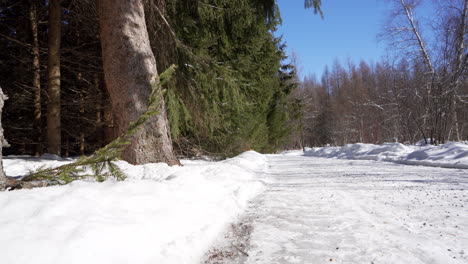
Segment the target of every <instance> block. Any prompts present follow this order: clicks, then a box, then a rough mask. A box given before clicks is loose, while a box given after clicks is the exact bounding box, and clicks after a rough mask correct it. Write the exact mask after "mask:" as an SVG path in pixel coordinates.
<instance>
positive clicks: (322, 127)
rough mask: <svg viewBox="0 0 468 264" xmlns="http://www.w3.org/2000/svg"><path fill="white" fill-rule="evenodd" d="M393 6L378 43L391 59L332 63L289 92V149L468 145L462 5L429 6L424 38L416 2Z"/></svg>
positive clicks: (452, 0)
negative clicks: (295, 104) (295, 109)
mask: <svg viewBox="0 0 468 264" xmlns="http://www.w3.org/2000/svg"><path fill="white" fill-rule="evenodd" d="M393 3H394V9H393V11H392V12H391V14H390V17H391V19H390V21H389V22H388V23H387V24H386V26H385V29H384V30H383V32H382V34H381V37H382V38H384V39H386V40H388V41H389V43H390V50H391V51H393V53H394V54H396V56H388V57H386V58H383V59H381V60H380V61H378V62H376V63H366V62H364V61H361V62H360V63H359V64H358V65H355V64H354V63H352V62H346V63H345V64H344V65H343V64H342V63H340V62H339V61H338V60H336V61H335V63H334V64H333V65H332V67H331V69H330V68H328V67H327V68H325V71H324V73H323V75H322V76H321V79H320V80H317V79H316V78H315V77H313V76H310V77H306V78H305V79H304V81H303V83H302V86H301V88H300V89H298V90H297V91H296V92H295V93H296V98H297V100H299V101H300V102H299V103H300V104H301V105H303V110H302V114H301V118H300V120H299V121H295V122H296V123H297V124H298V125H299V126H301V129H300V130H299V131H297V132H295V133H293V135H292V142H291V143H290V144H291V146H294V147H298V146H301V145H304V144H305V145H306V146H323V145H327V144H330V145H343V144H347V143H355V142H365V143H383V142H402V143H403V142H404V143H415V142H418V141H420V140H423V141H424V142H426V143H428V144H441V143H444V142H446V141H448V140H450V141H460V140H467V139H468V73H467V66H468V53H467V44H468V43H467V34H468V30H467V10H468V7H467V5H468V1H467V0H449V1H446V0H444V1H438V2H437V3H436V4H434V5H435V7H436V8H437V12H436V13H437V16H435V17H434V18H433V20H431V21H430V22H431V23H430V26H426V27H425V29H426V31H424V33H426V35H424V34H423V30H422V28H421V26H422V25H423V22H427V21H422V20H421V19H420V18H419V17H418V16H417V14H418V13H417V11H418V9H417V8H418V4H417V3H418V1H412V0H406V1H405V0H395V1H393ZM302 143H303V144H302Z"/></svg>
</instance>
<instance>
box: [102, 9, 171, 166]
mask: <svg viewBox="0 0 468 264" xmlns="http://www.w3.org/2000/svg"><path fill="white" fill-rule="evenodd" d="M98 14H99V24H100V32H101V45H102V57H103V66H104V77H105V81H106V85H107V89H108V91H109V94H110V97H111V101H112V108H113V111H114V114H115V116H116V119H117V120H116V124H117V127H118V131H119V133H120V134H122V133H123V132H125V131H126V130H127V129H128V127H129V123H130V122H132V121H133V120H136V119H137V118H138V117H139V116H140V115H141V114H142V113H144V111H145V110H146V108H147V105H148V98H149V95H150V93H151V89H152V86H153V85H154V84H155V82H157V81H158V72H157V69H156V60H155V57H154V54H153V52H152V50H151V46H150V42H149V38H148V31H147V28H146V23H145V14H144V7H143V0H98ZM159 92H160V93H162V91H159ZM160 98H161V100H160V102H159V113H158V114H156V115H155V116H153V117H152V118H150V119H149V120H148V121H147V122H146V123H145V125H144V126H143V128H141V130H140V131H139V132H138V133H137V134H136V135H135V138H134V140H133V141H132V142H131V144H130V145H129V147H127V148H126V149H125V151H124V153H123V155H122V158H123V159H124V160H126V161H128V162H130V163H132V164H142V163H148V162H166V163H168V164H170V165H175V164H180V163H179V161H178V160H177V159H176V157H175V156H174V154H173V150H172V140H171V136H170V133H169V124H168V120H167V115H166V108H165V105H164V98H163V96H162V94H161V97H160Z"/></svg>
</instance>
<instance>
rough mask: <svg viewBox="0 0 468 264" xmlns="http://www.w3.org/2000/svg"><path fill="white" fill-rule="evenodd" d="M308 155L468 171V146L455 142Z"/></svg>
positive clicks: (310, 152) (356, 147)
mask: <svg viewBox="0 0 468 264" xmlns="http://www.w3.org/2000/svg"><path fill="white" fill-rule="evenodd" d="M305 155H306V156H312V157H323V158H339V159H362V160H381V161H392V162H396V163H402V164H408V165H424V166H433V167H445V168H461V169H468V144H464V143H456V142H451V143H447V144H444V145H440V146H433V145H420V146H416V145H403V144H401V143H385V144H383V145H374V144H363V143H357V144H348V145H345V146H343V147H321V148H312V149H309V150H307V151H306V153H305Z"/></svg>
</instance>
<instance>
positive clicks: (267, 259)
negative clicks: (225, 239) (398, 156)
mask: <svg viewBox="0 0 468 264" xmlns="http://www.w3.org/2000/svg"><path fill="white" fill-rule="evenodd" d="M266 181H267V185H268V189H267V191H266V192H265V193H264V194H263V195H262V196H261V197H259V198H258V199H257V201H255V202H254V203H253V204H252V205H251V208H250V209H249V210H248V212H246V214H245V217H246V218H249V219H253V221H252V226H253V232H252V234H251V238H250V243H249V244H250V248H249V250H248V252H247V253H248V254H249V256H248V257H247V258H244V259H243V260H239V259H237V260H232V261H231V262H230V260H226V261H225V262H224V263H247V264H250V263H259V264H261V263H265V264H266V263H268V264H270V263H271V264H275V263H359V264H361V263H374V264H380V263H405V264H406V263H412V264H413V263H414V264H417V263H468V258H467V256H466V253H465V252H464V251H463V249H464V248H465V251H466V248H468V235H466V233H468V224H467V223H468V211H467V210H466V208H468V206H467V205H468V199H466V200H463V198H462V199H460V201H459V204H458V206H449V204H450V203H452V202H453V199H454V198H453V197H466V195H467V189H468V183H467V182H466V171H462V170H457V171H454V170H447V169H440V168H427V167H426V168H424V167H414V166H404V165H398V164H389V163H383V162H373V161H347V160H335V159H322V158H311V157H302V156H285V155H270V156H269V172H268V177H267V179H266ZM425 201H428V203H427V204H425ZM429 201H433V202H431V203H429ZM423 204H425V205H423ZM462 206H464V207H462ZM426 207H427V208H426ZM444 210H445V211H444ZM448 210H450V212H451V213H452V218H451V219H450V218H449V217H447V215H445V214H446V212H448ZM456 215H458V216H457V217H455V216H456ZM431 219H434V221H433V222H430V220H431ZM424 221H426V222H427V224H426V222H424ZM423 222H424V223H423ZM431 223H433V225H432V224H431ZM463 223H465V224H463ZM429 225H431V226H430V227H429ZM455 225H458V226H457V228H454V227H453V226H455ZM426 226H427V227H426ZM424 228H425V229H424ZM450 233H451V234H452V235H453V236H452V235H450ZM447 238H449V239H447Z"/></svg>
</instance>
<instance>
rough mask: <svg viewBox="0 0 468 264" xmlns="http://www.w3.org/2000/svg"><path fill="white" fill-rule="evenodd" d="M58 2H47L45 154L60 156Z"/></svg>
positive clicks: (59, 18)
mask: <svg viewBox="0 0 468 264" xmlns="http://www.w3.org/2000/svg"><path fill="white" fill-rule="evenodd" d="M60 2H61V1H60V0H50V1H49V28H48V30H49V57H48V64H47V70H48V80H47V96H48V98H47V99H48V101H47V144H48V148H47V152H49V153H50V154H55V155H59V156H60V148H61V140H62V139H61V124H60V38H61V32H60V30H61V12H62V8H61V6H60Z"/></svg>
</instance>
